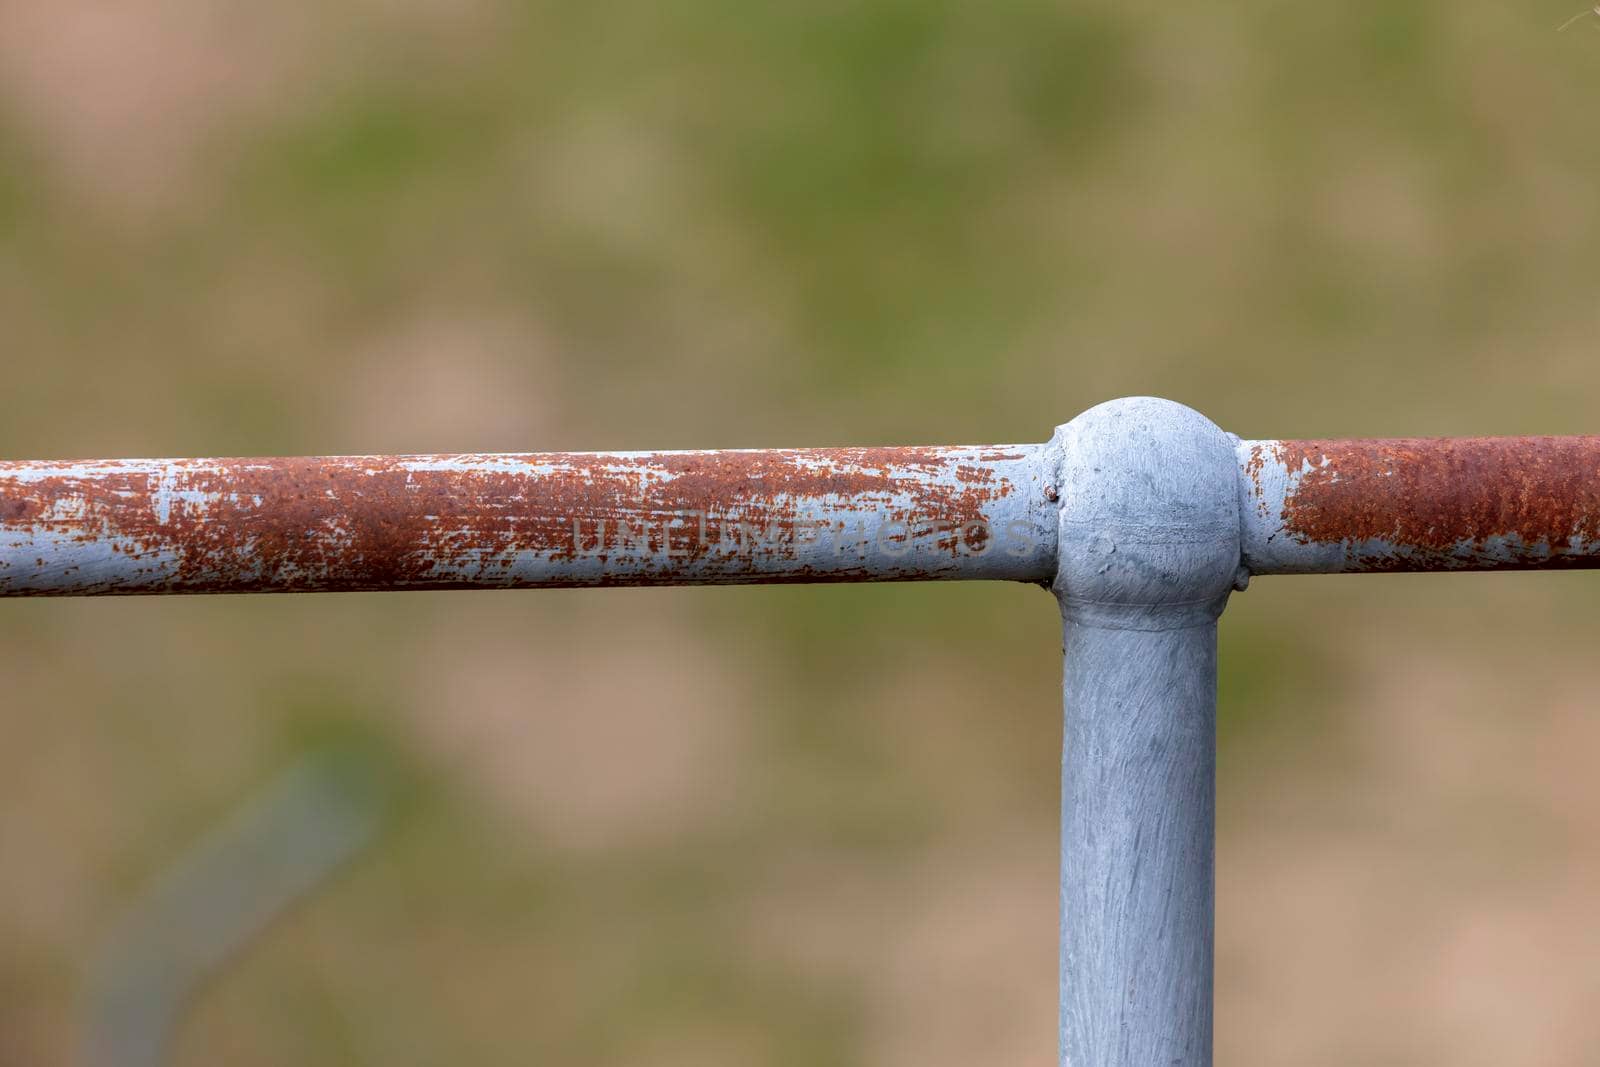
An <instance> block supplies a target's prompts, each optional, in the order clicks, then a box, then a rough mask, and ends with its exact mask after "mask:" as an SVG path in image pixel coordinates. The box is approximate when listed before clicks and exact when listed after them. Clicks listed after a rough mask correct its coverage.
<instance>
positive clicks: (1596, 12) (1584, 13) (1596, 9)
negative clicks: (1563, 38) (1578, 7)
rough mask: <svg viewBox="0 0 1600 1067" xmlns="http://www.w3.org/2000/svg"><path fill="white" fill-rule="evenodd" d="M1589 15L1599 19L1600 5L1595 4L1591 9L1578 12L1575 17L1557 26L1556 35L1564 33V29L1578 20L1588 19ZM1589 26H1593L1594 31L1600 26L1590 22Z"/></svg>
mask: <svg viewBox="0 0 1600 1067" xmlns="http://www.w3.org/2000/svg"><path fill="white" fill-rule="evenodd" d="M1590 15H1594V16H1595V17H1597V18H1600V4H1596V5H1595V6H1594V7H1591V8H1590V9H1589V10H1587V11H1580V12H1578V13H1577V14H1576V15H1574V16H1572V17H1571V18H1570V19H1568V20H1567V21H1565V22H1563V23H1562V24H1561V25H1559V26H1557V27H1556V32H1557V33H1564V32H1566V29H1567V27H1568V26H1571V25H1572V24H1573V23H1574V22H1577V21H1578V20H1579V19H1581V18H1586V17H1588V16H1590ZM1589 25H1591V26H1594V27H1595V28H1596V29H1600V24H1597V23H1593V22H1591V23H1589Z"/></svg>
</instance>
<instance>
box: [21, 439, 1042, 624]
mask: <svg viewBox="0 0 1600 1067" xmlns="http://www.w3.org/2000/svg"><path fill="white" fill-rule="evenodd" d="M1047 452H1048V450H1047V448H1046V446H1043V445H1003V446H986V447H968V448H963V447H955V448H821V449H793V450H772V451H727V452H634V453H610V454H600V453H549V454H537V455H454V456H404V457H394V456H369V457H339V458H320V459H178V460H105V461H92V462H23V463H17V462H12V463H0V596H28V595H35V596H37V595H81V594H116V593H238V592H307V591H321V590H376V589H441V588H460V587H476V586H486V587H513V586H588V585H679V584H697V583H741V582H837V581H894V580H907V579H949V578H1001V579H1014V580H1019V581H1048V580H1049V579H1050V577H1051V576H1052V575H1053V574H1054V572H1055V558H1056V546H1055V537H1056V521H1055V504H1054V502H1053V499H1052V498H1053V496H1054V495H1055V487H1054V486H1053V485H1052V484H1051V477H1052V474H1053V471H1052V464H1051V462H1050V461H1049V458H1048V454H1047Z"/></svg>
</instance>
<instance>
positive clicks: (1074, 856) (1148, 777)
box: [1054, 398, 1242, 1067]
mask: <svg viewBox="0 0 1600 1067" xmlns="http://www.w3.org/2000/svg"><path fill="white" fill-rule="evenodd" d="M1055 444H1056V445H1057V446H1058V447H1059V448H1060V449H1061V457H1060V458H1061V476H1060V478H1059V482H1060V485H1061V493H1060V498H1061V499H1060V504H1061V532H1060V538H1059V543H1060V554H1059V556H1058V569H1057V572H1056V579H1055V583H1054V588H1055V592H1056V595H1057V597H1058V598H1059V600H1060V604H1061V616H1062V620H1063V627H1064V636H1065V640H1064V661H1063V662H1064V685H1063V705H1064V711H1065V728H1064V731H1063V742H1062V758H1061V776H1062V791H1061V964H1060V966H1061V975H1060V983H1061V1009H1060V1010H1061V1026H1060V1041H1061V1046H1060V1051H1061V1062H1062V1063H1063V1064H1070V1065H1071V1067H1150V1065H1156V1064H1160V1065H1162V1067H1168V1065H1182V1067H1202V1065H1209V1064H1210V1063H1211V993H1212V979H1211V975H1212V921H1213V920H1212V915H1213V910H1214V909H1213V888H1212V887H1213V877H1212V871H1213V855H1214V842H1215V828H1214V823H1215V815H1214V813H1215V807H1216V801H1215V794H1216V710H1217V703H1216V701H1217V617H1218V616H1219V615H1220V614H1221V613H1222V609H1223V606H1224V605H1225V604H1226V603H1227V600H1228V594H1229V592H1230V591H1231V590H1232V589H1233V588H1234V584H1235V582H1236V581H1238V580H1241V579H1242V574H1241V572H1240V569H1239V503H1238V472H1237V467H1236V465H1235V462H1234V445H1233V440H1232V439H1231V438H1229V436H1228V435H1227V434H1225V433H1223V432H1222V431H1221V430H1219V429H1218V428H1217V427H1216V426H1214V425H1213V424H1212V423H1211V422H1210V421H1209V420H1207V419H1205V418H1204V417H1203V416H1201V415H1199V414H1198V413H1196V412H1194V411H1191V410H1190V409H1188V408H1185V407H1182V406H1180V405H1178V404H1172V403H1169V402H1167V401H1163V400H1151V399H1145V398H1140V399H1133V400H1122V401H1114V402H1112V403H1109V404H1102V405H1100V406H1099V407H1096V408H1092V409H1091V410H1089V411H1087V412H1085V413H1084V414H1082V415H1080V416H1078V417H1077V418H1076V419H1074V420H1073V421H1072V422H1070V423H1068V424H1067V425H1065V426H1063V427H1061V429H1060V430H1059V431H1057V434H1056V438H1055Z"/></svg>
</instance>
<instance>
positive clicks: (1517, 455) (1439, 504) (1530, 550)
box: [1237, 437, 1600, 574]
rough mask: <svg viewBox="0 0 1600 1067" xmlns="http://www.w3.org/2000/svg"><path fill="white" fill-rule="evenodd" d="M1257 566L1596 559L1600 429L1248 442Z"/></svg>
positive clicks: (1249, 538) (1427, 567)
mask: <svg viewBox="0 0 1600 1067" xmlns="http://www.w3.org/2000/svg"><path fill="white" fill-rule="evenodd" d="M1237 455H1238V459H1239V469H1240V480H1239V488H1240V520H1241V524H1242V530H1241V533H1242V551H1243V556H1244V564H1245V566H1246V567H1247V568H1248V569H1249V570H1250V572H1251V573H1252V574H1312V573H1322V574H1328V573H1336V572H1346V571H1445V570H1478V571H1484V570H1538V569H1559V568H1576V567H1596V566H1600V437H1463V438H1394V439H1381V440H1348V441H1241V442H1239V443H1238V445H1237Z"/></svg>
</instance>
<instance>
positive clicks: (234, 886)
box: [81, 751, 383, 1067]
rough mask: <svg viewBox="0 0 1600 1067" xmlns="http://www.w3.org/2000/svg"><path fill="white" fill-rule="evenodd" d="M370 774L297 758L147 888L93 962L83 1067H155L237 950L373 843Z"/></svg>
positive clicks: (330, 756) (319, 757)
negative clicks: (187, 1014)
mask: <svg viewBox="0 0 1600 1067" xmlns="http://www.w3.org/2000/svg"><path fill="white" fill-rule="evenodd" d="M374 775H375V772H374V769H373V768H372V767H369V766H367V765H365V764H364V763H361V762H352V761H351V760H350V759H348V758H345V757H342V756H341V755H340V754H339V753H337V752H334V751H325V752H316V753H312V754H310V755H307V756H303V757H301V758H300V759H299V760H298V761H296V762H295V763H294V764H293V765H292V766H291V767H289V769H288V770H286V771H284V772H283V773H282V774H280V775H279V776H278V777H277V778H276V779H275V780H274V781H273V782H272V783H271V785H269V786H268V787H267V789H265V790H264V791H263V792H262V793H261V794H260V795H258V796H256V797H254V798H252V799H251V800H250V801H249V802H248V803H247V804H246V805H245V806H244V807H243V808H241V809H240V810H239V811H237V812H235V813H234V814H233V815H232V816H231V817H230V818H229V819H228V820H227V822H226V823H224V824H223V825H221V826H219V827H217V828H216V829H215V830H213V831H212V832H211V833H210V834H208V835H207V836H206V837H205V838H204V839H203V840H201V841H200V842H199V843H197V844H196V845H195V846H194V847H192V848H191V849H190V850H189V851H188V852H187V853H185V854H184V855H183V856H182V857H181V858H180V859H179V860H178V862H177V863H176V864H174V865H173V867H172V868H171V869H170V870H168V871H166V872H165V873H164V874H163V875H162V876H161V877H160V878H158V879H157V880H156V881H155V882H154V883H152V884H151V885H150V886H149V887H147V888H146V889H145V890H144V891H143V893H142V894H141V896H140V897H139V899H138V900H137V902H136V903H135V904H134V906H133V907H132V908H131V909H130V910H129V912H128V914H127V915H125V916H124V917H123V919H122V921H121V923H120V924H119V925H118V927H117V929H116V930H115V931H114V932H113V934H112V936H111V938H110V939H109V941H108V942H107V943H106V945H105V946H104V948H103V950H102V952H101V954H100V956H99V958H98V959H97V960H95V962H94V965H93V969H92V971H91V974H90V979H89V983H88V989H87V992H86V997H85V1002H84V1008H83V1012H84V1015H83V1034H82V1040H83V1048H82V1061H81V1062H82V1064H83V1067H157V1065H158V1064H160V1063H163V1062H165V1060H166V1058H167V1056H168V1055H169V1054H170V1052H171V1043H172V1038H173V1035H174V1033H175V1032H176V1030H177V1028H178V1024H179V1022H180V1021H181V1020H182V1018H183V1013H184V1010H185V1009H186V1008H187V1007H188V1006H189V1004H190V1003H191V1002H192V1001H193V999H194V997H195V995H196V994H197V993H199V992H200V990H201V989H202V988H203V987H204V985H205V983H206V982H207V981H209V980H210V979H211V978H212V977H213V976H214V975H216V974H217V973H218V971H219V969H220V968H222V967H223V965H224V964H226V963H227V962H228V960H229V959H230V958H231V957H232V956H233V955H234V953H236V952H238V951H239V950H241V949H243V948H244V947H245V946H246V945H248V944H249V943H250V942H251V941H252V940H253V939H254V938H255V937H257V936H258V935H259V934H260V933H261V932H262V931H263V930H265V929H266V927H267V926H268V925H269V924H270V923H271V922H272V921H273V920H274V919H276V918H278V917H279V916H281V915H282V914H284V912H286V911H287V910H288V909H289V908H290V907H292V906H293V905H294V904H295V903H297V902H298V901H300V900H302V899H303V898H305V897H306V896H307V895H308V894H310V893H311V892H312V891H313V890H314V889H316V888H317V887H318V886H319V885H320V884H322V883H323V882H324V881H325V880H326V879H328V878H329V877H330V876H332V875H333V873H334V872H335V871H337V870H338V869H339V868H340V867H341V866H343V865H344V864H345V863H346V862H348V861H349V860H350V859H351V858H353V857H354V856H355V855H356V854H357V853H358V852H360V851H361V849H362V848H364V847H365V846H366V845H367V844H368V843H369V842H370V841H371V840H372V839H373V838H374V837H375V836H376V834H377V832H378V828H379V823H380V821H381V816H382V809H383V794H382V787H381V783H380V782H379V781H378V780H377V778H376V777H375V776H374Z"/></svg>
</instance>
